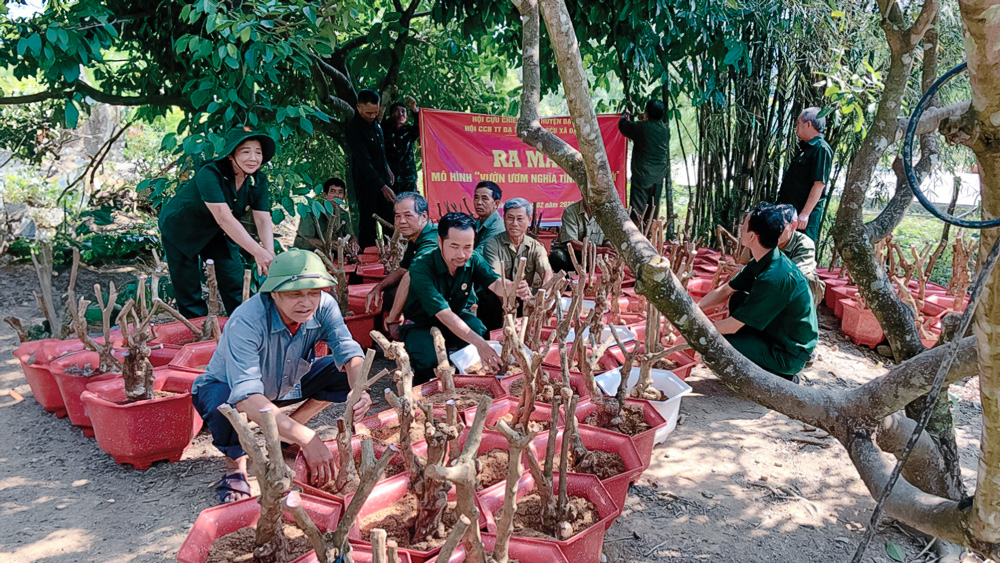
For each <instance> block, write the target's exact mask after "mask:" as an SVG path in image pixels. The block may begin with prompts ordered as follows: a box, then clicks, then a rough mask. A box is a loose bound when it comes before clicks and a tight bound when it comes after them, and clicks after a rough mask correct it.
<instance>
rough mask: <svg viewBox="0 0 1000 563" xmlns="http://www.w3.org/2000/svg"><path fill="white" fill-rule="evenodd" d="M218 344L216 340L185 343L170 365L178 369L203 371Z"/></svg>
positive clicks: (195, 371)
mask: <svg viewBox="0 0 1000 563" xmlns="http://www.w3.org/2000/svg"><path fill="white" fill-rule="evenodd" d="M218 346H219V342H218V341H216V340H205V341H204V342H191V343H190V344H185V345H184V346H182V347H181V351H180V352H179V353H178V354H177V355H176V356H174V359H173V360H171V361H170V364H168V365H169V366H170V367H171V368H173V369H176V370H182V371H190V372H194V373H202V372H203V371H205V367H206V366H207V365H208V362H209V360H211V359H212V354H214V353H215V349H216V348H217V347H218Z"/></svg>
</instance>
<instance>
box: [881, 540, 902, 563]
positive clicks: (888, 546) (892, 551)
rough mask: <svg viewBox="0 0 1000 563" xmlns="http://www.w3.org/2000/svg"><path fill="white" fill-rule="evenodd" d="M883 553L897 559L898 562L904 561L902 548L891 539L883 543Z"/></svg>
mask: <svg viewBox="0 0 1000 563" xmlns="http://www.w3.org/2000/svg"><path fill="white" fill-rule="evenodd" d="M885 553H886V555H888V556H889V558H890V559H892V560H893V561H899V563H903V562H904V561H906V554H905V553H903V549H902V548H901V547H899V546H898V545H896V544H895V543H893V542H891V541H890V542H886V543H885Z"/></svg>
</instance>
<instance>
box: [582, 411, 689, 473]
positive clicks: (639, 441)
mask: <svg viewBox="0 0 1000 563" xmlns="http://www.w3.org/2000/svg"><path fill="white" fill-rule="evenodd" d="M625 404H627V405H637V406H641V407H642V416H643V419H644V420H645V421H646V424H648V425H649V430H645V431H643V432H640V433H638V434H636V435H635V436H629V438H631V439H632V443H633V444H635V450H636V452H638V454H639V459H640V460H641V461H642V467H643V470H645V469H646V468H647V467H649V464H650V461H651V460H652V459H653V446H655V445H656V444H659V443H661V442H663V441H664V440H666V439H667V436H668V435H670V432H671V431H673V427H676V426H677V418H676V414H675V415H674V417H673V425H672V426H670V424H669V422H668V421H667V419H666V418H664V416H663V415H662V414H661V413H660V412H659V411H657V410H656V407H655V406H653V404H652V403H651V402H650V401H644V400H642V399H625ZM674 404H675V405H677V406H678V407H679V406H680V402H679V397H678V402H676V403H674ZM597 408H598V406H597V404H596V403H593V402H590V401H587V402H586V403H584V404H583V405H580V406H578V407H577V409H576V419H577V421H579V422H580V424H581V425H584V424H583V421H584V420H586V419H587V417H588V416H590V415H591V414H593V413H594V411H596V410H597ZM584 426H585V425H584ZM581 428H582V426H581ZM601 430H607V429H605V428H602V429H601ZM609 432H611V431H610V430H609ZM622 435H623V436H624V434H622Z"/></svg>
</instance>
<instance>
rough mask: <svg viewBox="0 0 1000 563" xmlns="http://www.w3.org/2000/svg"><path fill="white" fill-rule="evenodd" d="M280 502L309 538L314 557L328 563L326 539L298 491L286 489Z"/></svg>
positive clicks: (320, 562) (320, 561)
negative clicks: (303, 503)
mask: <svg viewBox="0 0 1000 563" xmlns="http://www.w3.org/2000/svg"><path fill="white" fill-rule="evenodd" d="M281 504H282V506H284V508H285V510H287V511H288V512H290V513H291V514H292V518H293V519H294V520H295V525H297V526H298V527H299V529H300V530H302V533H303V534H305V536H306V537H307V538H308V539H309V545H311V546H312V548H313V550H314V551H315V552H316V559H317V560H318V561H319V563H330V560H329V559H327V553H326V551H327V548H326V541H325V540H324V539H323V532H320V531H319V527H318V526H316V523H315V522H313V519H312V518H311V517H310V516H309V513H308V512H306V509H304V508H302V497H301V496H299V493H298V491H288V494H286V495H285V498H284V499H282V502H281ZM383 533H384V532H383Z"/></svg>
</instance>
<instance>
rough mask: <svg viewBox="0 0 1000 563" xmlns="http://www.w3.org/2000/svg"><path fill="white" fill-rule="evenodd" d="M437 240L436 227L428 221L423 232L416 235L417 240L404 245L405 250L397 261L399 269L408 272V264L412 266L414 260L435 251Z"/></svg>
mask: <svg viewBox="0 0 1000 563" xmlns="http://www.w3.org/2000/svg"><path fill="white" fill-rule="evenodd" d="M437 238H438V230H437V227H435V226H434V225H433V224H431V222H430V221H428V222H427V224H426V225H424V228H423V230H421V231H420V234H418V235H417V240H416V241H413V242H407V243H406V250H404V251H403V257H402V258H401V259H400V260H399V267H400V268H402V269H404V270H409V269H410V264H412V263H413V261H414V260H415V259H416V258H418V257H420V256H423V255H424V254H427V253H430V252H433V251H435V250H437V247H438V243H437Z"/></svg>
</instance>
